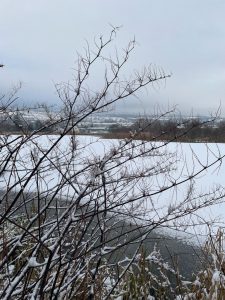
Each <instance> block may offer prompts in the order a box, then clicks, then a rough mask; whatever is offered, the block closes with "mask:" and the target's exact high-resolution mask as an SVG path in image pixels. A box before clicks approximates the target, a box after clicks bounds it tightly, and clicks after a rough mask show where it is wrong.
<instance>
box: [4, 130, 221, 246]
mask: <svg viewBox="0 0 225 300" xmlns="http://www.w3.org/2000/svg"><path fill="white" fill-rule="evenodd" d="M11 138H13V139H15V138H16V136H13V137H11ZM2 139H4V137H2ZM56 139H57V136H48V137H47V136H41V137H35V138H34V139H33V141H32V142H31V141H29V142H26V143H24V145H23V146H22V147H21V149H19V150H18V151H17V152H16V156H15V159H14V162H13V161H11V162H10V164H8V165H7V168H6V172H4V174H3V176H1V177H0V186H1V188H3V189H4V188H5V187H6V186H7V185H8V186H12V185H13V184H14V183H15V182H17V185H16V187H15V189H18V188H21V186H23V184H24V182H26V179H27V178H28V176H29V175H30V174H31V172H32V166H33V165H34V164H35V163H36V161H38V159H39V158H40V157H41V155H40V153H45V151H47V149H48V148H49V146H50V145H52V144H53V143H54V141H55V140H56ZM17 142H18V141H15V142H14V143H12V145H10V146H9V147H11V149H13V147H15V145H16V143H17ZM71 143H73V141H72V139H71V137H69V136H66V137H64V138H63V139H62V140H61V142H60V143H59V144H58V145H57V147H56V148H55V150H53V151H51V153H50V154H49V155H48V156H47V157H46V159H45V160H43V163H42V164H41V166H40V174H39V176H40V177H39V183H38V185H39V186H38V188H39V189H41V190H42V191H43V192H44V191H45V190H46V191H47V190H49V189H51V190H52V191H54V190H55V189H56V188H57V187H58V185H59V184H60V182H61V180H62V176H61V175H62V174H61V173H60V172H59V167H60V166H61V167H62V170H63V172H64V173H66V174H68V176H70V175H72V174H73V172H75V171H78V170H81V169H82V168H83V167H84V166H85V164H87V162H88V161H92V162H93V161H94V160H95V159H97V160H100V159H101V158H103V159H105V158H106V157H107V155H106V153H107V152H110V151H112V149H113V147H114V145H119V144H120V143H121V142H120V141H117V140H103V139H99V138H96V137H90V136H79V137H78V144H76V155H75V157H74V158H72V160H71V161H70V162H69V166H70V168H69V169H68V166H67V165H66V164H67V163H68V161H69V157H70V158H71V156H70V155H71V153H70V149H71V148H70V146H71ZM137 143H139V142H135V145H136V144H137ZM13 145H14V146H13ZM152 145H153V144H152V143H149V145H148V147H152ZM161 146H162V147H161ZM9 147H8V149H4V150H3V151H2V152H1V162H4V161H5V160H6V157H7V155H8V152H9ZM154 147H155V148H158V147H160V148H159V149H157V150H153V151H152V152H151V155H143V156H142V157H138V158H136V159H135V160H134V161H133V163H130V162H127V163H126V164H125V165H124V166H123V167H118V170H117V171H118V173H117V172H115V173H114V175H113V176H114V177H115V178H117V176H118V174H119V172H120V173H121V172H123V168H125V166H126V167H127V168H128V169H129V171H131V172H133V173H135V172H136V171H137V172H140V170H142V169H152V173H149V177H148V178H144V179H143V180H140V181H137V184H136V187H135V188H134V189H133V190H132V191H131V192H129V193H128V197H130V198H131V199H132V197H134V195H133V194H135V193H138V192H140V190H143V188H146V189H147V190H148V191H151V193H152V194H154V193H155V195H152V196H151V197H150V198H148V199H147V200H146V201H144V202H143V201H142V202H140V203H137V201H136V202H135V203H133V202H132V204H129V203H126V204H124V207H123V208H121V209H124V211H127V210H128V209H129V208H130V205H132V206H133V205H134V207H133V209H134V210H135V212H136V216H138V217H137V221H138V222H143V223H145V222H150V221H152V220H156V221H157V220H161V219H162V218H163V216H164V215H166V214H168V212H174V213H176V210H177V209H179V205H182V204H183V203H185V199H187V198H188V197H189V198H190V199H191V201H189V202H188V201H187V202H186V204H185V207H186V210H187V211H188V209H190V208H193V207H194V206H195V205H196V206H197V205H198V204H199V203H200V202H199V195H200V199H201V201H203V200H202V199H205V198H207V197H208V198H210V197H211V196H212V195H211V194H210V192H211V191H212V190H215V192H216V195H217V196H219V197H220V199H219V200H218V201H217V202H218V203H217V204H215V205H213V206H209V207H204V208H202V209H200V210H198V211H196V212H195V213H194V214H192V215H191V216H190V215H188V216H187V217H183V218H181V219H177V220H176V222H175V221H172V220H169V219H168V222H167V221H166V220H165V222H164V225H163V227H165V228H166V229H165V230H166V232H167V233H168V232H169V234H171V235H176V236H177V235H178V236H180V235H181V236H182V237H184V236H185V237H187V238H188V239H190V238H192V239H193V241H196V240H198V239H200V241H202V237H204V236H205V235H206V234H207V232H208V230H209V226H211V224H212V223H213V224H214V225H213V227H210V228H214V230H216V228H218V226H220V227H223V226H224V224H225V198H223V194H225V191H224V188H223V187H225V161H223V160H222V161H220V160H218V157H221V156H223V155H225V144H218V145H216V144H207V145H206V144H203V143H192V144H190V143H170V144H168V145H165V146H164V143H163V142H161V143H160V142H157V143H154ZM110 149H111V150H110ZM137 149H140V147H139V148H137ZM135 151H138V150H135ZM165 151H166V153H167V154H165ZM65 152H66V153H67V154H68V155H67V157H66V158H65V157H64V156H63V153H65ZM124 153H125V154H124V156H126V157H127V156H129V151H126V152H124ZM166 155H167V156H166ZM50 158H51V160H52V159H53V158H54V164H52V163H50ZM66 159H67V160H66ZM123 159H124V158H123V157H122V158H120V159H118V160H120V161H121V160H123ZM120 161H119V162H118V165H119V163H120ZM214 162H215V163H214ZM13 164H15V165H16V167H17V169H18V170H19V171H18V172H15V173H13V172H10V170H12V169H13V168H12V166H13ZM211 164H212V166H210V165H211ZM205 166H210V167H209V168H206V169H205V170H204V171H201V170H202V169H204V167H205ZM168 168H170V170H169V171H167V170H168ZM199 171H201V172H200V173H199V174H198V175H196V176H195V177H194V179H192V180H191V185H190V181H189V180H187V179H188V178H190V177H192V175H193V174H196V173H198V172H199ZM79 180H80V185H79V188H82V183H81V182H82V180H86V179H85V178H82V175H81V177H80V178H79ZM186 180H187V181H186ZM174 182H175V183H176V184H177V183H179V184H178V185H177V186H175V187H173V188H171V189H169V190H168V191H165V190H164V189H165V187H167V186H168V185H170V184H171V183H174ZM182 182H183V183H182ZM36 188H37V182H35V180H30V181H29V184H27V185H26V187H25V190H26V191H28V192H30V191H32V192H33V191H35V190H36ZM126 188H128V186H126V185H124V190H125V189H126ZM160 190H162V191H163V192H162V193H159V192H158V191H160ZM73 194H74V187H72V186H71V185H70V184H65V185H64V187H63V188H62V189H60V195H59V196H60V197H67V198H68V197H72V196H73ZM223 201H224V202H223ZM212 202H213V201H212V200H211V203H212ZM189 205H190V207H189ZM153 208H154V209H153ZM183 208H184V207H183ZM175 223H176V224H175ZM206 224H208V225H209V226H208V225H206ZM179 225H180V226H179ZM173 226H174V228H175V227H177V226H178V228H179V230H180V232H179V231H174V230H173V229H168V227H172V228H173ZM160 230H162V229H160ZM184 233H185V234H184ZM188 233H190V235H189V234H188ZM193 236H195V240H194V238H193Z"/></svg>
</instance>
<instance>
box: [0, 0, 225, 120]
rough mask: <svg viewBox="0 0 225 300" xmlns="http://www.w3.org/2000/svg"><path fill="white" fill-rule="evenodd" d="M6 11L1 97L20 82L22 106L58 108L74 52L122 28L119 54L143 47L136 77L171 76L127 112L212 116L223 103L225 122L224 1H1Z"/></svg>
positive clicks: (1, 21) (1, 27) (0, 33)
mask: <svg viewBox="0 0 225 300" xmlns="http://www.w3.org/2000/svg"><path fill="white" fill-rule="evenodd" d="M0 12H1V18H0V63H3V64H5V68H4V69H1V70H0V86H1V90H2V93H3V92H5V91H7V90H10V88H11V87H12V86H13V85H15V84H16V83H17V82H19V81H22V82H23V87H22V90H21V91H20V94H19V96H20V99H21V101H25V102H26V103H31V102H32V103H33V102H35V101H37V102H45V103H49V104H51V103H54V102H55V101H56V93H55V89H54V83H57V82H61V81H68V80H70V79H71V78H72V75H73V67H74V62H75V60H76V51H79V52H82V49H83V46H85V40H89V41H90V42H92V41H93V38H94V37H95V36H98V35H99V34H107V33H108V32H109V30H110V26H109V24H113V25H115V26H117V25H122V26H123V27H122V28H121V30H120V32H119V34H118V38H117V47H118V48H120V47H124V46H125V45H126V44H127V42H128V41H129V40H130V39H132V38H133V36H134V35H135V37H136V40H137V41H138V46H137V48H136V50H135V52H134V57H133V58H132V59H131V60H130V69H129V70H130V71H132V69H138V68H142V67H143V66H144V65H148V64H150V63H153V64H154V65H157V66H160V67H163V69H164V71H165V72H166V73H172V74H173V75H172V77H171V78H170V79H168V80H167V82H166V85H162V86H161V87H160V88H157V89H152V90H149V91H148V93H147V92H146V91H145V92H144V93H143V94H141V95H139V98H140V100H138V101H136V102H135V101H133V100H131V102H130V105H124V104H123V105H122V106H121V108H120V109H121V110H126V109H127V107H129V111H135V112H137V111H140V112H142V111H143V110H145V111H150V110H151V109H152V108H153V107H154V106H155V104H156V103H158V104H159V105H160V106H162V107H167V106H168V105H170V106H172V105H175V104H177V105H178V109H180V110H181V111H182V112H186V113H190V112H191V111H192V110H193V111H194V112H195V113H199V114H207V113H210V112H213V111H215V110H216V109H217V108H218V107H219V105H220V103H221V106H222V114H223V115H225V1H224V0H214V1H213V0H189V1H186V0H185V1H184V0H170V1H168V0H155V1H152V0H139V1H137V0H39V1H36V0H20V1H18V0H0ZM96 80H97V81H98V80H100V79H99V77H98V74H96ZM98 84H99V82H98Z"/></svg>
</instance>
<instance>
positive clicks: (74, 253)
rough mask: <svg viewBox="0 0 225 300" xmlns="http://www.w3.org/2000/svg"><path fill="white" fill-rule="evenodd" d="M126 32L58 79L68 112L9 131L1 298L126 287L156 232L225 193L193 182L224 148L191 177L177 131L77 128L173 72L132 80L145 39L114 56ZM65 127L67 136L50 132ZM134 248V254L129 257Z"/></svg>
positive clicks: (8, 109)
mask: <svg viewBox="0 0 225 300" xmlns="http://www.w3.org/2000/svg"><path fill="white" fill-rule="evenodd" d="M116 31H117V29H113V30H112V31H111V33H110V35H109V37H108V38H107V39H104V38H103V37H100V38H99V40H97V41H95V44H94V49H93V50H91V49H90V48H89V45H88V47H87V49H86V52H85V54H84V55H78V60H77V66H76V69H75V76H74V80H73V81H72V82H71V83H62V84H59V85H56V90H57V94H58V97H59V99H60V100H61V103H62V106H61V110H60V112H59V113H54V114H50V113H49V116H48V117H49V119H48V122H47V123H45V124H44V125H43V127H41V128H38V129H37V130H33V131H29V130H25V129H23V130H22V133H21V134H17V135H12V136H9V135H2V136H1V157H0V158H1V160H0V164H1V173H0V175H1V177H0V182H1V187H2V190H1V202H0V205H1V212H0V226H1V232H0V234H1V235H0V238H1V240H0V270H1V271H0V274H1V275H0V294H1V299H93V298H95V299H113V297H114V298H115V297H119V296H121V295H122V296H123V295H126V289H127V288H128V287H127V286H126V285H125V284H124V281H123V284H122V280H123V279H124V278H125V277H126V276H128V275H129V274H131V273H132V268H133V266H134V264H136V266H138V264H137V260H138V258H139V259H140V256H139V255H140V251H141V249H142V245H143V242H144V241H145V240H146V239H147V238H148V236H149V234H150V233H151V232H152V231H153V230H155V229H156V228H160V227H162V226H164V227H166V226H167V227H170V228H172V227H174V228H177V227H178V226H179V224H180V222H181V221H180V220H181V219H184V218H185V216H190V215H191V214H193V213H196V212H197V211H198V210H199V209H200V208H202V207H206V206H209V205H212V204H215V203H219V202H220V201H222V200H223V197H224V191H223V190H221V189H219V188H217V189H215V190H213V191H212V192H207V193H205V194H201V195H196V194H195V193H194V189H193V180H194V178H195V177H197V176H198V175H199V174H201V173H203V172H204V171H205V170H206V169H207V168H209V167H210V166H212V165H213V164H217V163H218V162H221V160H222V158H223V156H222V155H221V154H220V153H219V152H218V154H217V155H216V154H215V157H214V160H213V161H211V162H210V161H208V162H207V164H205V165H203V164H201V162H200V160H199V161H198V162H199V166H200V168H198V169H193V170H189V173H188V176H186V177H185V176H182V175H180V176H179V178H175V177H174V176H173V170H174V168H176V163H177V159H178V158H177V156H176V153H171V152H168V150H167V146H168V144H169V143H170V142H171V141H174V140H176V138H177V137H173V138H171V140H170V141H166V142H161V143H155V142H154V141H152V142H146V141H144V140H141V139H140V137H141V134H142V132H143V130H144V128H143V126H141V127H140V128H139V129H138V130H136V131H134V132H131V133H130V137H129V138H127V139H124V140H119V141H115V142H114V143H112V142H106V144H104V143H103V142H102V141H101V140H99V139H98V138H91V137H86V138H85V139H84V138H83V139H82V137H80V136H78V135H77V134H76V131H75V129H76V128H77V127H78V126H79V124H80V123H81V122H82V121H83V120H85V119H86V118H87V117H89V116H94V115H95V114H96V113H101V112H104V111H107V110H108V109H110V108H111V106H112V105H113V104H115V103H117V102H120V101H122V100H123V99H124V100H126V101H129V97H130V96H131V95H136V93H137V92H138V91H139V90H141V89H143V88H144V87H147V86H149V85H152V84H155V83H158V82H160V81H161V80H166V78H168V77H170V75H166V74H164V72H163V71H162V70H160V69H152V68H151V67H145V68H144V69H143V70H142V71H141V72H135V73H134V75H133V77H130V78H129V79H125V76H124V74H123V70H124V69H125V67H126V64H127V62H128V60H129V57H130V55H131V53H132V51H133V50H134V48H135V41H131V42H130V43H129V44H128V46H127V48H126V49H125V50H123V52H122V54H121V55H119V54H118V53H116V55H115V56H114V58H113V57H112V56H111V55H107V52H108V47H110V45H111V44H112V43H113V40H114V37H115V36H116ZM102 63H103V66H104V75H103V84H102V88H101V89H100V90H98V91H92V89H91V88H90V87H89V85H88V84H91V80H92V77H91V76H95V74H93V75H92V69H94V68H95V66H96V65H97V66H98V65H99V64H102ZM13 99H14V100H15V98H13ZM14 100H13V101H14ZM12 110H13V109H12V98H11V100H10V101H8V102H7V105H4V116H7V118H12ZM169 113H170V112H169V111H168V112H166V114H169ZM59 125H60V127H61V133H60V134H57V135H42V134H41V133H42V132H43V129H45V128H46V127H48V128H52V129H53V131H54V130H55V128H57V126H59ZM145 126H151V124H147V125H146V124H145ZM138 138H139V139H138ZM107 143H108V144H107ZM196 161H197V160H196ZM187 183H189V185H188V186H186V188H187V191H186V193H185V195H184V196H183V198H182V199H175V200H174V197H173V201H172V199H171V204H170V206H169V207H167V209H166V210H165V209H162V207H163V202H162V201H163V200H162V199H163V196H164V195H165V196H166V197H171V195H174V194H175V193H176V190H177V189H178V188H179V187H180V186H182V185H186V184H187ZM129 247H132V255H130V257H126V255H124V252H125V253H126V251H127V249H128V248H129ZM152 257H153V256H152ZM149 259H150V258H149ZM157 261H158V263H160V260H157ZM148 293H149V292H148V291H147V290H146V291H145V296H146V297H147V295H148ZM146 299H147V298H146Z"/></svg>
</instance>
